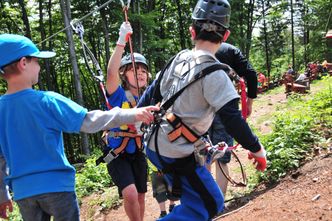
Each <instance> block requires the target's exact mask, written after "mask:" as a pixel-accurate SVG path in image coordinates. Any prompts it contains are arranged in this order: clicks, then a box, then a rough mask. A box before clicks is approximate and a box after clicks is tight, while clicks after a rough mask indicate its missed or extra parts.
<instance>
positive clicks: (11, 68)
mask: <svg viewBox="0 0 332 221" xmlns="http://www.w3.org/2000/svg"><path fill="white" fill-rule="evenodd" d="M25 58H26V60H27V62H29V63H30V62H31V59H32V57H29V56H26V57H25ZM21 59H22V58H20V59H19V60H18V61H14V62H12V63H10V64H8V65H6V66H5V67H4V68H3V72H4V73H3V74H2V75H0V76H2V77H3V78H4V79H7V76H8V75H12V74H15V73H18V71H19V70H18V68H17V63H18V62H19V61H20V60H21Z"/></svg>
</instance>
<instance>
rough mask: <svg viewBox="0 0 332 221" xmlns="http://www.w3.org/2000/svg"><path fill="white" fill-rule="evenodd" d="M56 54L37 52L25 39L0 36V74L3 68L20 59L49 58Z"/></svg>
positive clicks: (5, 35)
mask: <svg viewBox="0 0 332 221" xmlns="http://www.w3.org/2000/svg"><path fill="white" fill-rule="evenodd" d="M55 55H56V54H55V52H52V51H39V49H38V48H37V46H36V45H35V44H34V43H33V42H32V41H31V40H30V39H29V38H27V37H25V36H22V35H15V34H1V35H0V73H4V72H3V68H4V67H5V66H7V65H9V64H11V63H13V62H15V61H18V60H19V59H20V58H22V57H25V56H29V57H36V58H51V57H54V56H55Z"/></svg>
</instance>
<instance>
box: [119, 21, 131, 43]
mask: <svg viewBox="0 0 332 221" xmlns="http://www.w3.org/2000/svg"><path fill="white" fill-rule="evenodd" d="M132 33H133V29H132V28H131V25H130V23H127V22H123V23H122V25H121V26H120V30H119V38H118V41H117V42H116V44H117V45H120V46H125V45H126V42H127V41H128V39H129V36H130V35H131V34H132Z"/></svg>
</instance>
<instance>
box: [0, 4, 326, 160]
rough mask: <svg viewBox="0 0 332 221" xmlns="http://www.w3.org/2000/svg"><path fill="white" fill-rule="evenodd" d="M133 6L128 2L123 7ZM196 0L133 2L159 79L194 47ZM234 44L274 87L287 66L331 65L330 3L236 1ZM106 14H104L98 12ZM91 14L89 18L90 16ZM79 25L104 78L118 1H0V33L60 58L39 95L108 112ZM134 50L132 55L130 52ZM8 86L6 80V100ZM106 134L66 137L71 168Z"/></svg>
mask: <svg viewBox="0 0 332 221" xmlns="http://www.w3.org/2000/svg"><path fill="white" fill-rule="evenodd" d="M124 2H125V3H127V2H126V1H124ZM195 4H196V1H195V0H191V1H180V0H161V1H155V0H146V1H142V0H141V1H131V5H130V7H129V11H128V16H129V21H130V22H131V24H132V26H133V30H134V34H133V36H132V39H133V47H134V51H136V52H140V53H142V54H143V55H145V56H146V58H147V59H148V61H149V67H150V70H151V73H152V75H153V76H155V74H156V73H157V72H158V71H159V70H160V69H161V68H162V67H163V65H164V64H165V62H166V61H167V60H168V59H169V58H170V57H171V56H172V55H174V54H175V53H177V52H178V51H180V50H182V49H185V48H191V46H192V42H191V40H190V37H189V32H188V27H189V26H190V24H191V12H192V10H193V7H194V6H195ZM230 4H231V7H232V14H231V28H230V30H231V36H230V38H229V40H228V42H229V43H231V44H234V45H236V46H237V47H239V48H240V49H241V50H242V52H243V53H244V54H245V55H246V56H247V57H249V59H250V62H251V63H252V65H253V67H254V68H255V69H256V70H257V71H258V72H263V73H264V74H265V75H266V76H267V77H269V78H270V80H271V81H273V80H278V79H279V78H280V77H281V75H282V74H283V73H284V72H285V71H286V70H287V68H288V66H289V65H292V66H293V67H294V70H295V71H297V72H303V71H304V69H305V66H306V64H307V63H308V62H312V61H317V60H318V61H320V62H322V61H323V60H325V59H326V60H327V61H328V62H332V47H331V42H328V41H327V40H328V39H326V38H325V35H326V33H327V31H328V30H329V29H332V23H331V20H332V19H331V11H332V1H326V0H283V1H272V0H270V1H268V0H265V1H264V0H231V1H230ZM100 6H105V7H102V8H101V9H100V10H97V9H98V8H100ZM86 15H87V16H86ZM74 19H76V21H77V19H80V20H81V22H82V25H83V26H84V41H85V42H86V44H87V46H88V47H89V48H90V50H91V51H92V52H93V54H94V56H95V57H96V58H97V60H98V62H99V64H100V67H101V69H102V71H103V73H106V67H107V62H108V60H109V58H110V55H111V53H112V50H113V48H114V46H115V43H116V40H117V38H118V30H119V27H120V25H121V23H122V22H123V21H124V13H123V10H122V5H121V1H117V0H113V1H107V0H59V1H54V0H53V1H52V0H38V1H37V0H35V1H27V0H1V1H0V34H1V33H15V34H21V35H25V36H27V37H29V38H31V39H32V40H33V41H34V42H35V43H38V47H39V48H40V49H41V50H53V51H55V52H56V53H57V56H56V57H55V58H54V59H51V60H47V61H42V62H41V64H42V69H41V74H40V79H39V82H38V85H36V89H40V90H51V91H56V92H59V93H61V94H63V95H65V96H67V97H69V98H71V99H72V100H75V101H76V102H78V103H80V104H82V105H84V106H85V107H87V108H88V109H89V110H93V109H100V108H102V109H103V108H104V105H103V104H102V100H101V99H100V93H99V89H98V84H97V83H96V81H95V79H94V78H93V77H91V73H90V72H89V71H88V70H87V68H86V65H85V61H84V57H83V54H82V47H81V44H80V40H79V38H78V36H77V35H75V33H73V30H72V29H71V28H70V22H71V21H75V20H74ZM126 50H127V51H129V48H126ZM5 91H6V84H5V82H4V81H0V95H1V94H4V93H5ZM100 136H101V134H94V135H86V134H80V135H68V134H64V139H65V147H66V154H67V157H68V159H69V161H70V162H71V163H80V162H84V161H85V160H86V158H87V157H88V156H89V155H91V154H93V153H95V154H98V153H100V151H101V145H100Z"/></svg>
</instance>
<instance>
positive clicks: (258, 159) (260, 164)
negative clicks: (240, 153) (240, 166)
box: [248, 145, 266, 171]
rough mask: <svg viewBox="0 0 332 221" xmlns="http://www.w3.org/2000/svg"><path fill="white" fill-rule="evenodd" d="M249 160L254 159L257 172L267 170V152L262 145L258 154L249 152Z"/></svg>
mask: <svg viewBox="0 0 332 221" xmlns="http://www.w3.org/2000/svg"><path fill="white" fill-rule="evenodd" d="M248 159H249V160H251V159H254V165H256V169H257V170H259V171H264V170H265V169H266V151H265V149H264V147H263V146H262V145H261V149H260V150H259V151H258V152H256V153H253V152H249V153H248Z"/></svg>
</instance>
